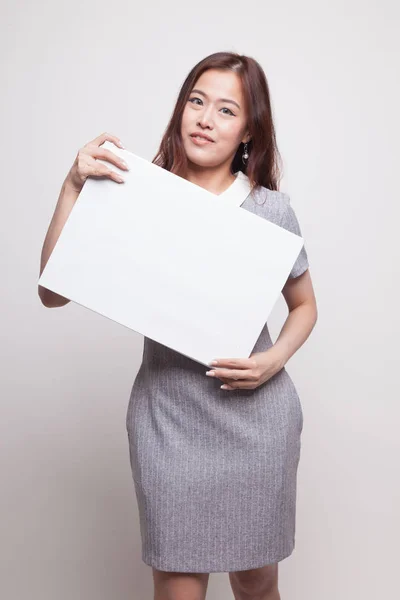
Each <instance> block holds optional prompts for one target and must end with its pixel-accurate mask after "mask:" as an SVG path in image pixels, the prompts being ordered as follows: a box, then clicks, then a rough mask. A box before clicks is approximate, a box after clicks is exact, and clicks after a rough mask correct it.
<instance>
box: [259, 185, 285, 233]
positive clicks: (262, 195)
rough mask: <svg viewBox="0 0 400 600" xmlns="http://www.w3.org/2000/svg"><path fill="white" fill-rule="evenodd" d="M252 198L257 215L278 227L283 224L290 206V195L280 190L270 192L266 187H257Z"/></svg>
mask: <svg viewBox="0 0 400 600" xmlns="http://www.w3.org/2000/svg"><path fill="white" fill-rule="evenodd" d="M251 197H252V199H253V204H254V206H255V208H256V212H257V214H259V215H260V216H264V217H265V218H266V219H268V220H269V221H272V222H273V223H276V224H277V225H279V224H280V223H282V221H283V220H284V218H285V215H286V213H287V210H288V206H289V205H290V197H289V195H288V194H286V193H285V192H281V191H278V190H270V189H269V188H267V187H264V186H257V188H256V189H255V190H253V192H252V194H251Z"/></svg>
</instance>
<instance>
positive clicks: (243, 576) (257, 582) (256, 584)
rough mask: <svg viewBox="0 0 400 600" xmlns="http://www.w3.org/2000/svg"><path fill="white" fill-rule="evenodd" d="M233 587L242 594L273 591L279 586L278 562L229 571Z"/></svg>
mask: <svg viewBox="0 0 400 600" xmlns="http://www.w3.org/2000/svg"><path fill="white" fill-rule="evenodd" d="M229 579H230V582H231V586H232V589H233V590H234V591H235V590H236V591H237V592H241V593H242V594H249V597H251V595H254V596H256V595H260V596H262V595H263V594H268V593H271V592H273V591H274V590H276V589H277V587H278V563H274V564H271V565H265V566H264V567H260V568H257V569H246V570H245V571H233V572H231V573H229Z"/></svg>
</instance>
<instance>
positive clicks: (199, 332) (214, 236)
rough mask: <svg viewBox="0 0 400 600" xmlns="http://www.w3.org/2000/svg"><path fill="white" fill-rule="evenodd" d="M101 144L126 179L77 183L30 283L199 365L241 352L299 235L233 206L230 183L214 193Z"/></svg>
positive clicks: (252, 338) (247, 349) (274, 293)
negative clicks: (122, 165)
mask: <svg viewBox="0 0 400 600" xmlns="http://www.w3.org/2000/svg"><path fill="white" fill-rule="evenodd" d="M103 147H104V148H107V149H110V150H112V151H113V152H114V153H115V154H117V155H118V156H120V157H122V158H123V159H124V160H125V161H126V162H127V163H128V165H129V167H130V170H129V171H120V170H119V169H118V168H117V167H114V166H111V163H109V162H105V161H101V162H104V164H107V166H108V167H109V168H113V169H114V170H118V172H120V173H121V174H123V177H124V178H125V183H116V182H114V181H111V180H109V179H94V178H89V179H87V180H86V182H85V185H84V186H83V189H82V191H81V193H80V195H79V197H78V199H77V201H76V203H75V205H74V207H73V209H72V211H71V213H70V215H69V217H68V220H67V222H66V223H65V225H64V227H63V230H62V232H61V234H60V236H59V239H58V241H57V243H56V245H55V247H54V250H53V252H52V254H51V256H50V258H49V260H48V262H47V265H46V267H45V269H44V270H43V273H42V275H41V277H40V279H39V282H38V283H39V284H40V285H41V286H43V287H45V288H47V289H49V290H51V291H53V292H56V293H57V294H61V295H62V296H65V297H66V298H68V299H70V300H72V301H73V302H76V303H78V304H81V305H82V306H84V307H86V308H89V309H91V310H93V311H95V312H97V313H99V314H101V315H103V316H105V317H107V318H109V319H112V320H114V321H116V322H117V323H120V324H121V325H124V326H126V327H129V328H130V329H133V330H134V331H136V332H138V333H141V334H142V335H145V336H147V337H149V338H151V339H153V340H155V341H157V342H159V343H161V344H164V345H165V346H168V347H170V348H172V349H174V350H176V351H177V352H180V353H181V354H184V355H186V356H188V357H189V358H192V359H193V360H196V361H198V362H200V363H202V364H204V365H208V363H209V362H210V361H211V360H212V359H213V358H216V357H221V358H222V357H224V358H231V357H237V358H247V357H249V356H250V354H251V351H252V349H253V347H254V345H255V343H256V341H257V338H258V336H259V335H260V332H261V330H262V328H263V326H264V324H265V322H266V320H267V318H268V316H269V314H270V312H271V311H272V309H273V306H274V304H275V302H276V300H277V298H278V297H279V294H280V292H281V290H282V288H283V286H284V284H285V282H286V280H287V278H288V275H289V273H290V271H291V269H292V267H293V264H294V263H295V261H296V259H297V257H298V255H299V252H300V250H301V248H302V245H303V238H302V237H300V236H297V235H295V234H293V233H291V232H290V231H287V230H286V229H284V228H282V227H279V226H278V225H275V224H274V223H271V222H270V221H268V220H266V219H264V218H262V217H259V216H257V215H255V214H253V213H251V212H249V211H247V210H245V209H242V208H240V204H238V203H237V202H236V203H235V201H234V200H235V195H234V193H233V192H234V191H235V186H237V187H238V186H239V183H238V182H239V180H238V179H237V180H236V181H235V182H234V183H233V184H232V186H231V188H228V190H227V191H226V192H224V193H223V194H221V195H219V196H218V195H215V194H212V193H210V192H208V191H207V190H205V189H204V188H202V187H200V186H198V185H195V184H193V183H191V182H189V181H187V180H185V179H183V178H182V177H179V176H177V175H174V174H173V173H170V172H169V171H167V170H165V169H162V168H161V167H158V166H157V165H154V164H152V163H151V162H150V161H147V160H145V159H143V158H140V157H139V156H136V155H135V154H133V153H131V152H129V151H127V150H122V149H120V148H117V147H116V146H114V144H112V143H111V142H105V143H104V144H103ZM239 175H243V174H241V173H240V174H239ZM242 181H243V179H242ZM240 183H242V182H240ZM242 195H243V189H242ZM245 195H246V194H245ZM232 199H233V201H232ZM228 200H229V201H228ZM243 200H244V197H243V198H241V200H240V203H241V202H242V201H243Z"/></svg>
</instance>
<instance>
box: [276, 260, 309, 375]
mask: <svg viewBox="0 0 400 600" xmlns="http://www.w3.org/2000/svg"><path fill="white" fill-rule="evenodd" d="M282 295H283V297H284V298H285V300H286V304H287V306H288V309H289V315H288V317H287V319H286V321H285V323H284V325H283V327H282V330H281V332H280V334H279V336H278V338H277V340H276V342H275V344H274V346H273V348H274V350H275V352H276V354H277V357H279V360H280V363H281V366H282V367H284V366H285V364H286V362H287V361H288V360H289V358H290V357H291V356H293V354H294V353H295V352H296V351H297V350H298V349H299V348H300V347H301V346H302V345H303V344H304V342H305V341H306V340H307V338H308V337H309V335H310V333H311V331H312V330H313V328H314V325H315V323H316V322H317V318H318V310H317V303H316V299H315V294H314V289H313V285H312V281H311V276H310V272H309V269H307V270H306V271H305V272H304V273H303V274H302V275H300V276H299V277H294V278H289V279H288V280H287V282H286V284H285V286H284V288H283V290H282Z"/></svg>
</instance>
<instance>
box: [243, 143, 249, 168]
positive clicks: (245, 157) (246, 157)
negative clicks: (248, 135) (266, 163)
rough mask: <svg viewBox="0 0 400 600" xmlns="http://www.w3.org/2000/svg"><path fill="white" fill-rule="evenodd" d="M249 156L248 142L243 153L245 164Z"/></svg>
mask: <svg viewBox="0 0 400 600" xmlns="http://www.w3.org/2000/svg"><path fill="white" fill-rule="evenodd" d="M248 158H249V153H248V152H247V143H246V144H245V145H244V152H243V154H242V162H243V164H244V165H245V164H246V160H247V159H248Z"/></svg>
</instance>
